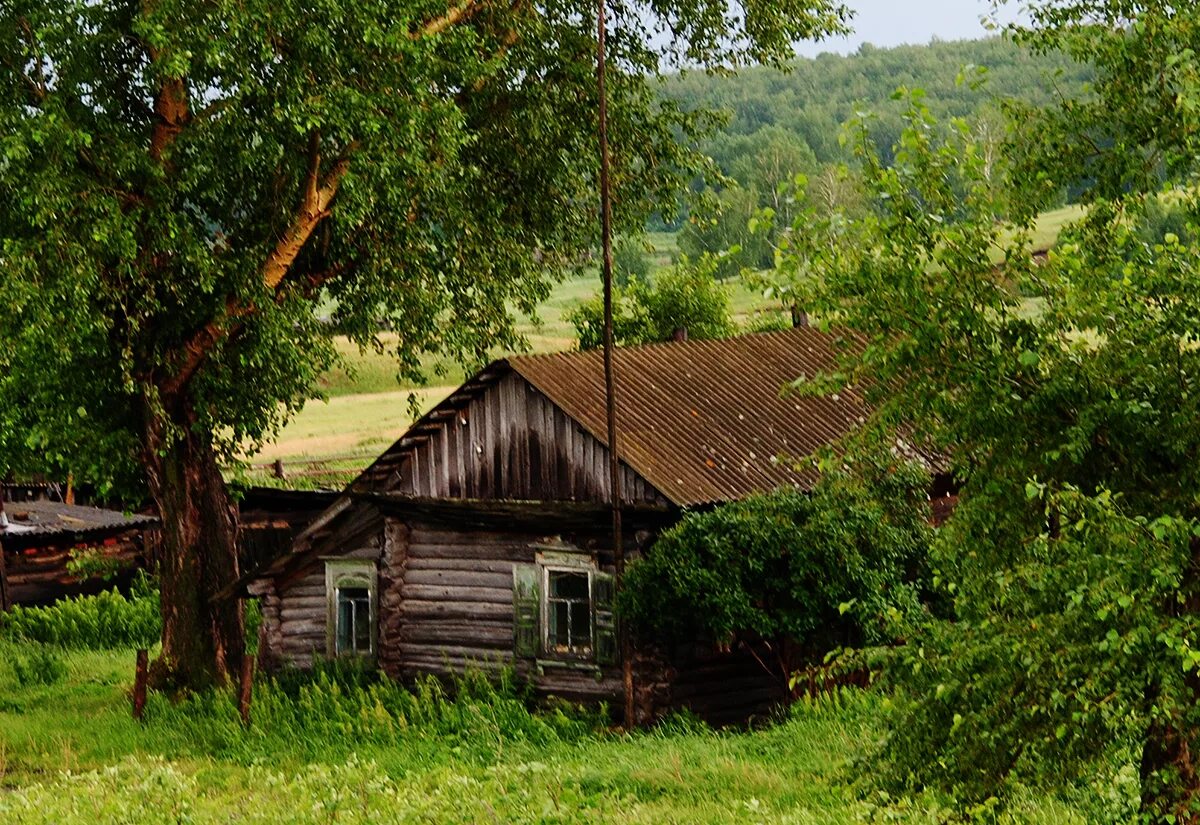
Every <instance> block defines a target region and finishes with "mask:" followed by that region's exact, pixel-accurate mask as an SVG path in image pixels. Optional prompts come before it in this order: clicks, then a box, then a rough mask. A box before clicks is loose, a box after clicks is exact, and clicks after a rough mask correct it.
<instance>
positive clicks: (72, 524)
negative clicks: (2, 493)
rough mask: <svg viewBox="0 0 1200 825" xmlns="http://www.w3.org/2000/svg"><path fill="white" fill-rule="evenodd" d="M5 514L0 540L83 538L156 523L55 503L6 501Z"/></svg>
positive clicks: (110, 512) (135, 517)
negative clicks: (58, 535)
mask: <svg viewBox="0 0 1200 825" xmlns="http://www.w3.org/2000/svg"><path fill="white" fill-rule="evenodd" d="M4 514H5V515H6V516H8V521H9V526H8V528H7V529H4V528H0V538H4V537H5V536H43V535H52V534H56V533H79V534H86V533H93V532H105V531H117V530H122V529H129V528H132V527H143V526H147V525H151V524H157V523H158V519H156V518H154V517H153V516H142V515H136V514H134V515H126V514H125V513H121V512H118V511H116V510H101V509H100V508H98V507H81V506H79V505H76V504H63V503H61V502H57V501H18V502H13V501H6V502H4Z"/></svg>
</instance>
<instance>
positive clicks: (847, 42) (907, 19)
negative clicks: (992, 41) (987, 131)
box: [798, 0, 1017, 57]
mask: <svg viewBox="0 0 1200 825" xmlns="http://www.w3.org/2000/svg"><path fill="white" fill-rule="evenodd" d="M844 2H845V3H846V5H847V6H849V7H850V8H851V9H853V10H854V12H855V15H854V19H853V20H851V22H850V25H851V27H852V28H853V29H854V33H853V34H851V35H850V36H849V37H846V38H835V39H830V40H825V41H822V42H820V43H802V44H800V47H799V49H798V51H799V52H800V54H802V55H806V56H808V57H812V56H815V55H818V54H820V53H821V52H838V53H839V54H846V53H848V52H853V51H855V50H857V49H858V47H859V45H861V44H862V43H864V42H866V43H872V44H874V45H876V46H898V45H900V44H902V43H928V42H929V40H930V38H932V37H939V38H941V39H942V40H963V39H974V38H979V37H986V36H987V35H988V32H987V31H986V30H985V29H984V28H983V25H982V23H980V18H981V17H983V16H984V15H985V14H988V13H989V12H990V11H991V6H992V4H991V0H844ZM1016 7H1017V3H1016V2H1012V3H1011V5H1010V7H1009V8H1008V9H1006V10H1005V12H1004V14H1005V17H1004V18H1002V19H1012V18H1013V17H1014V16H1015V13H1016V12H1015V9H1016Z"/></svg>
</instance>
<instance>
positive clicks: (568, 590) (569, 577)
mask: <svg viewBox="0 0 1200 825" xmlns="http://www.w3.org/2000/svg"><path fill="white" fill-rule="evenodd" d="M550 597H551V598H554V599H584V600H585V601H586V600H587V598H588V577H587V573H558V572H554V571H551V573H550Z"/></svg>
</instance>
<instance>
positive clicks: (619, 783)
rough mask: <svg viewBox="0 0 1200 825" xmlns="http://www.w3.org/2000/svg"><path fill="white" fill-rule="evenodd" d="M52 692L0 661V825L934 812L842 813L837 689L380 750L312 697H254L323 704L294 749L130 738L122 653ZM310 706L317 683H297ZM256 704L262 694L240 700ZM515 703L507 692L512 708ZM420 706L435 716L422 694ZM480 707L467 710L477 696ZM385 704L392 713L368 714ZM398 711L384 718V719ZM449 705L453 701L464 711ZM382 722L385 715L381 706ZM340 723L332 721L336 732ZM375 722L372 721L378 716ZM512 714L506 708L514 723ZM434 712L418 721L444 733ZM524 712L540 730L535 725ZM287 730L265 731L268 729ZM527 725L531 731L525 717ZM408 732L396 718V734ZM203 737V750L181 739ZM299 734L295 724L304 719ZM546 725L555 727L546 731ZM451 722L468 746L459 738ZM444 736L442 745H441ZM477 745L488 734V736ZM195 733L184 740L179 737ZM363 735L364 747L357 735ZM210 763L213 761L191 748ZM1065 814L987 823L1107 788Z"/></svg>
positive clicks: (225, 703)
mask: <svg viewBox="0 0 1200 825" xmlns="http://www.w3.org/2000/svg"><path fill="white" fill-rule="evenodd" d="M64 657H65V658H66V660H67V662H68V665H69V672H68V677H67V679H66V680H64V681H62V682H58V683H55V684H54V685H50V686H41V685H39V686H29V687H21V686H18V685H16V683H15V681H14V679H13V678H12V674H11V672H10V670H9V669H8V668H7V667H6V666H5V662H6V657H5V656H4V655H3V654H0V754H3V756H2V757H0V764H3V765H4V786H5V792H4V793H3V794H0V821H3V822H4V823H5V824H6V825H8V824H9V823H12V825H51V824H52V825H93V824H94V823H98V822H121V823H128V825H159V823H162V822H163V821H164V820H166V821H172V822H174V821H183V822H191V823H196V825H215V823H225V824H226V825H228V824H229V823H239V824H240V825H271V824H272V823H279V822H281V821H282V822H286V823H288V825H309V823H311V825H318V823H320V825H327V824H328V823H330V822H337V823H345V825H367V823H375V825H381V824H382V823H387V824H388V825H391V824H392V823H397V825H398V824H399V823H416V822H420V823H461V822H464V821H468V822H476V821H479V822H495V821H500V822H513V823H528V825H533V823H610V822H618V821H619V822H628V823H632V824H633V825H654V823H662V822H688V823H703V825H726V824H727V823H737V825H755V824H756V823H763V822H820V823H846V822H895V823H912V824H913V825H917V824H918V823H930V822H937V821H943V820H944V819H945V818H946V816H947V815H948V813H949V801H948V800H946V799H943V798H939V797H937V796H934V795H931V794H926V795H923V796H922V797H920V798H918V799H914V800H897V799H894V798H886V797H883V796H881V795H879V794H873V795H871V796H869V797H861V796H859V795H857V794H855V793H854V792H853V791H852V790H851V789H850V788H848V787H847V786H846V778H847V771H846V765H847V764H850V763H852V761H853V760H854V759H855V758H856V757H857V756H858V755H859V754H861V753H862V752H863V751H864V750H865V749H867V748H869V747H870V746H871V743H872V742H873V741H874V740H875V739H876V738H877V737H878V736H879V735H880V732H881V731H880V727H879V724H878V720H879V717H880V711H881V709H882V707H883V705H884V704H885V700H884V699H883V698H882V697H880V696H879V695H877V694H875V693H869V692H863V691H851V692H846V693H844V694H841V695H839V696H837V697H826V698H822V699H821V700H819V701H807V702H803V703H801V704H798V705H797V706H795V707H794V708H793V710H792V712H791V713H789V714H788V715H786V716H785V717H782V718H781V719H780V720H779V722H778V724H776V725H773V726H770V727H766V728H762V729H756V730H753V731H723V732H717V731H713V730H711V729H709V728H707V727H706V726H704V725H701V724H699V723H696V722H695V721H694V720H692V721H685V720H684V719H683V718H680V717H677V718H676V719H675V720H674V721H673V722H672V723H671V724H669V725H667V726H662V727H659V728H655V729H652V730H649V731H645V732H636V733H632V734H628V735H624V734H622V735H612V734H608V733H606V732H601V731H596V732H592V723H591V722H590V721H587V719H588V718H587V717H576V716H574V715H573V714H572V713H570V712H567V713H566V716H567V718H569V719H574V720H577V721H581V722H583V726H582V727H583V728H584V729H586V730H587V731H588V732H586V733H583V734H582V735H578V734H577V732H576V731H572V730H569V729H568V730H567V731H566V732H564V733H562V734H559V735H557V736H542V735H527V734H525V733H523V732H522V731H523V730H527V728H525V727H524V726H525V725H526V723H524V722H520V721H518V720H516V719H507V718H506V715H505V714H501V715H500V719H499V722H500V724H499V725H496V724H494V723H492V722H491V721H489V717H490V716H491V715H492V711H491V710H490V707H489V705H490V701H491V700H490V699H487V700H485V701H483V702H481V703H480V704H479V705H478V706H477V707H478V711H479V715H477V716H471V715H470V714H467V715H465V720H466V722H465V726H464V727H455V728H451V727H450V726H448V725H445V724H444V723H443V722H441V721H438V722H436V723H434V724H433V725H432V726H430V727H426V725H427V722H426V721H424V718H423V717H422V716H420V714H421V713H422V711H421V709H420V708H416V709H415V710H416V712H417V714H418V716H414V717H413V720H420V721H419V723H418V724H410V725H409V727H408V728H406V729H404V732H403V733H402V734H399V735H398V737H397V740H396V741H397V742H398V744H396V745H388V744H378V742H382V741H385V740H386V739H387V737H378V739H376V738H375V734H373V733H370V732H369V730H368V728H369V722H368V721H366V720H369V718H370V717H371V716H372V715H373V714H376V713H378V711H377V710H376V708H375V707H373V706H371V705H369V704H368V703H367V702H366V701H364V702H363V703H362V704H361V705H360V704H358V703H356V702H350V701H348V700H347V698H346V697H347V695H348V694H347V693H346V692H343V693H342V694H340V695H339V696H338V697H337V698H333V697H332V696H331V693H332V688H330V689H328V690H326V689H321V692H322V697H321V698H320V699H319V700H314V703H313V706H312V710H311V711H310V710H308V709H303V708H299V707H298V702H297V701H296V700H295V699H293V698H286V697H280V696H279V695H277V694H276V693H275V692H274V690H273V689H272V688H266V690H267V691H270V692H271V693H272V695H271V697H270V699H269V701H270V702H281V703H282V702H287V703H290V704H291V705H292V706H294V707H295V713H296V714H298V715H300V716H303V715H305V714H308V713H310V712H318V711H320V710H321V709H322V708H323V707H325V706H326V705H327V704H332V705H334V706H336V707H338V708H339V709H338V710H336V711H335V713H336V714H337V718H338V719H339V720H340V721H339V723H338V724H337V725H326V724H324V723H323V722H320V721H319V720H318V725H317V727H316V728H314V735H316V734H317V733H319V735H320V736H323V737H327V738H325V739H322V740H319V741H312V740H305V739H303V738H302V737H301V736H294V735H292V734H291V733H290V732H289V731H287V730H279V729H276V728H274V727H271V728H269V727H267V724H266V722H265V721H263V720H260V719H259V714H260V713H265V712H266V711H265V710H264V709H262V708H260V707H259V705H258V702H259V699H260V698H261V696H262V693H256V696H255V705H254V706H253V707H252V722H251V726H250V727H249V728H243V727H241V725H240V723H239V722H238V721H237V712H236V708H235V705H234V702H233V699H232V697H230V696H228V695H222V696H221V698H220V700H219V701H214V702H213V703H212V704H211V705H204V706H202V705H200V704H199V703H197V704H195V705H192V706H190V707H189V708H188V711H187V714H186V715H187V716H190V715H195V717H196V719H195V721H194V722H189V721H188V720H187V718H186V716H185V714H184V713H182V711H181V709H180V708H177V707H174V706H171V705H170V704H169V703H167V702H160V701H159V700H158V698H156V697H152V698H151V703H150V705H149V706H148V708H147V717H146V720H145V721H144V722H143V723H140V724H139V723H137V722H134V721H133V720H131V719H130V718H129V710H128V709H129V698H128V694H127V690H128V685H129V680H130V678H131V673H132V667H133V661H132V655H131V654H129V653H128V652H126V651H122V652H120V653H118V654H113V653H108V654H97V653H92V652H87V651H68V652H66V653H64ZM310 681H311V684H310V690H312V691H314V692H316V691H317V688H316V683H317V682H318V681H319V679H313V680H310ZM256 690H257V691H262V690H264V688H263V685H262V684H259V685H256ZM516 695H517V696H520V692H519V691H518V692H517V693H516ZM442 696H443V698H442V699H440V700H437V701H439V702H449V701H452V700H450V698H449V696H450V694H449V693H448V692H445V691H443V692H442ZM480 698H481V699H482V698H483V697H482V696H481V697H480ZM384 701H385V703H390V702H393V699H390V698H389V699H385V700H384ZM397 704H398V703H397ZM464 705H465V703H464ZM388 707H392V705H388ZM343 711H345V712H347V713H348V714H349V715H350V716H351V717H353V718H351V719H345V718H344V716H342V713H343ZM389 712H390V711H389ZM515 712H516V711H514V713H515ZM455 713H456V711H453V710H451V709H448V708H445V707H443V708H442V709H441V710H438V711H437V712H436V713H435V712H432V711H431V712H429V713H428V714H427V715H428V716H435V715H436V716H438V718H439V719H444V718H447V717H449V716H453V715H454V714H455ZM535 715H538V716H541V714H535ZM290 718H291V716H290V715H289V714H279V715H274V716H272V717H271V721H278V722H284V721H286V720H287V719H290ZM543 718H544V717H543ZM410 721H412V720H410ZM202 722H203V723H204V724H207V725H209V726H212V727H215V728H217V729H219V730H220V731H221V733H220V735H209V734H208V733H207V732H206V731H205V730H202V729H201V730H198V729H200V728H202V725H201V723H202ZM305 724H307V723H305ZM547 724H548V725H550V726H551V727H554V728H555V729H558V725H559V723H556V722H553V721H548V722H547ZM467 726H469V727H470V730H471V733H470V734H467V733H466V728H467ZM446 731H451V732H450V734H449V735H448V736H443V733H445V732H446ZM497 731H500V733H499V735H497ZM197 733H198V734H199V738H198V739H193V738H192V737H193V736H194V735H196V734H197ZM360 736H365V737H366V739H365V741H364V740H362V739H360V738H359V737H360ZM210 747H216V750H207V749H208V748H210ZM1089 790H1092V793H1090V794H1089V795H1087V796H1081V797H1080V799H1079V800H1078V801H1076V802H1074V803H1073V804H1071V805H1066V804H1063V803H1061V802H1059V801H1056V800H1054V799H1049V798H1046V797H1044V796H1037V795H1034V794H1030V793H1028V792H1026V793H1022V794H1021V795H1020V796H1019V797H1018V799H1017V801H1016V805H1015V809H1014V811H1013V812H1012V813H1011V814H1008V815H1001V816H999V817H997V821H998V823H1001V825H1016V823H1022V825H1082V823H1084V822H1093V821H1110V820H1105V819H1103V818H1102V817H1100V816H1095V815H1094V814H1096V813H1101V811H1100V810H1099V809H1098V808H1097V807H1096V802H1095V798H1097V797H1100V796H1102V795H1109V794H1113V793H1115V792H1117V791H1120V790H1127V788H1125V787H1124V786H1117V787H1115V788H1114V787H1103V788H1095V789H1094V790H1093V789H1089Z"/></svg>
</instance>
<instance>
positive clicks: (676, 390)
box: [241, 328, 867, 723]
mask: <svg viewBox="0 0 1200 825" xmlns="http://www.w3.org/2000/svg"><path fill="white" fill-rule="evenodd" d="M844 346H853V344H852V342H850V341H849V340H847V339H843V338H841V337H839V336H837V335H834V334H828V333H823V332H820V331H818V330H815V329H812V328H797V329H792V330H787V331H781V332H768V333H759V334H752V335H744V336H740V337H736V338H730V339H726V340H718V341H676V342H670V343H662V344H651V345H646V346H640V347H631V348H626V349H620V350H618V351H617V352H616V353H615V360H616V370H617V375H618V382H619V384H618V386H619V388H618V426H619V438H620V442H619V443H620V459H621V461H620V469H621V478H622V509H623V511H624V516H623V520H624V524H625V530H624V540H625V543H626V552H627V554H629V555H635V554H637V553H640V552H644V551H645V550H646V549H647V548H648V547H649V545H650V544H651V542H652V541H653V538H654V537H655V536H656V535H657V534H658V532H659V531H661V530H662V529H663V528H664V527H666V526H668V525H670V524H672V523H673V522H674V521H676V520H677V519H678V518H679V516H680V513H681V512H682V511H683V510H684V509H685V508H696V507H707V506H711V505H715V504H718V503H721V502H727V501H732V500H736V499H740V498H742V497H744V496H746V495H749V494H751V493H754V492H757V491H765V490H769V489H773V488H776V487H779V486H782V485H792V486H795V487H797V488H801V489H807V488H809V487H810V486H811V485H812V484H813V483H814V482H815V481H816V478H817V473H816V470H815V467H814V466H813V463H812V462H811V461H810V460H806V459H807V458H808V457H809V456H811V454H812V453H813V452H814V451H816V450H819V449H820V448H822V447H824V446H826V445H829V444H831V443H833V442H835V441H837V440H838V439H839V438H840V437H842V436H844V435H846V434H847V433H848V432H849V431H850V430H852V429H853V428H854V427H855V426H856V425H858V424H859V423H860V422H862V421H863V420H864V418H865V416H866V414H867V409H866V406H865V404H864V402H863V400H862V398H861V397H860V396H859V395H858V394H857V393H856V392H854V391H847V392H844V393H842V394H840V395H837V396H831V397H808V396H803V395H799V394H794V393H786V392H785V391H784V388H785V386H787V385H788V384H790V383H791V382H793V381H795V380H796V379H798V378H800V377H802V376H813V375H815V374H817V373H818V372H820V371H823V370H826V369H828V368H830V367H832V366H833V365H834V364H835V363H836V359H837V354H838V351H839V349H840V348H841V347H844ZM608 461H609V451H608V444H607V438H606V425H605V394H604V369H603V360H602V355H601V353H600V352H597V351H590V352H569V353H559V354H552V355H532V356H520V357H510V358H504V359H500V360H498V361H495V362H493V363H491V364H489V365H488V366H487V367H486V368H484V369H483V370H481V371H479V372H478V373H476V374H475V375H474V376H472V377H471V378H470V379H469V380H468V381H466V382H465V383H464V384H463V385H462V386H461V387H459V388H458V389H457V390H455V391H454V392H452V393H451V394H450V396H449V397H448V398H446V399H445V400H444V401H442V402H441V403H440V404H438V405H437V406H436V407H434V408H433V409H432V410H430V411H429V412H428V413H426V414H425V415H424V416H422V417H421V418H420V419H419V420H418V421H416V422H415V423H414V424H413V425H412V427H410V428H409V430H408V431H407V432H406V433H404V435H403V436H402V437H401V438H400V439H399V440H398V441H397V442H396V443H395V444H393V445H392V446H391V447H390V448H389V449H388V450H387V451H386V452H384V453H383V455H381V456H380V457H379V458H378V459H377V460H376V461H375V462H374V463H373V464H372V465H371V466H370V467H368V468H367V469H366V470H365V471H364V472H363V473H362V474H361V475H360V476H359V477H358V478H357V479H356V480H355V481H354V482H352V483H351V484H350V485H349V486H348V487H347V488H346V490H345V491H343V493H342V494H341V495H340V496H339V497H338V498H337V500H336V501H335V502H334V503H333V504H332V505H330V507H329V508H328V509H326V510H325V512H324V513H322V514H321V515H320V516H318V517H317V518H316V519H315V520H314V521H313V522H312V523H311V524H310V525H309V526H308V528H307V529H305V530H304V531H303V532H301V533H300V534H299V536H298V537H297V539H296V540H295V542H294V543H293V545H292V548H291V551H290V552H289V553H287V554H286V555H284V556H281V557H280V558H278V559H277V560H276V561H275V562H273V563H272V564H270V565H268V566H267V567H266V568H264V569H263V570H262V571H260V572H259V573H258V574H257V575H255V576H253V577H247V579H245V580H243V581H242V582H241V584H242V585H243V586H245V587H246V588H247V589H248V591H249V592H250V593H252V594H254V595H257V596H258V597H260V598H261V600H262V605H263V624H262V634H263V635H262V639H261V644H260V651H261V652H262V656H263V657H264V664H265V665H267V666H272V665H278V664H281V663H290V664H293V665H297V666H301V667H304V666H307V665H308V664H309V663H311V662H312V661H313V659H314V657H324V656H327V657H336V656H361V657H364V658H365V659H368V660H370V661H373V662H375V663H376V664H377V665H378V666H379V667H380V668H382V669H383V670H384V671H385V672H386V673H387V674H389V675H391V676H393V677H397V678H406V677H412V676H415V675H418V674H423V673H432V674H438V675H447V674H448V673H450V672H452V671H454V670H457V669H461V668H464V667H468V666H478V667H484V668H491V667H510V668H513V669H514V670H515V671H516V672H517V673H518V675H520V676H522V677H524V678H526V679H528V680H529V682H530V683H531V684H532V685H533V686H534V687H535V688H536V689H537V690H538V691H539V692H542V693H548V694H556V695H560V696H564V697H567V698H570V699H576V700H608V701H611V702H613V703H614V704H618V705H619V704H620V703H619V701H618V700H619V697H620V696H621V693H622V683H621V675H620V674H621V668H620V663H619V662H618V658H619V657H618V650H617V645H616V642H615V634H614V625H613V617H612V605H611V595H612V574H613V552H612V546H611V538H612V537H611V530H610V524H611V522H610V509H609V504H608V502H609V475H608ZM634 656H635V660H634V666H635V685H636V695H637V707H638V713H639V716H642V717H647V718H648V717H652V716H654V715H657V714H659V713H661V712H663V711H664V710H667V709H669V708H674V707H689V708H691V709H692V710H694V711H695V712H697V713H700V714H701V715H702V716H704V717H705V718H707V719H709V720H710V721H713V722H718V723H719V722H725V721H734V720H739V719H744V718H746V717H747V716H748V715H751V714H753V713H758V712H762V711H764V710H766V709H768V708H769V707H770V706H771V705H772V704H773V703H775V702H777V701H779V700H780V699H782V698H783V695H784V690H785V686H784V685H783V684H782V682H781V680H779V679H772V678H770V677H769V676H768V675H767V674H765V673H764V672H763V670H762V669H761V668H760V667H759V666H758V665H757V664H756V662H755V661H754V659H753V658H752V656H751V655H750V653H748V652H746V651H740V652H739V651H735V652H733V653H726V654H720V653H717V652H715V651H712V650H706V649H703V647H697V648H696V649H689V650H672V651H663V650H658V649H651V648H649V647H644V648H639V649H637V650H636V651H635V653H634Z"/></svg>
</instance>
